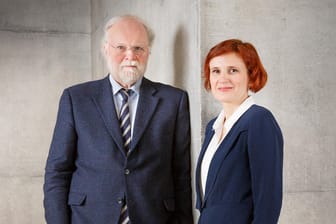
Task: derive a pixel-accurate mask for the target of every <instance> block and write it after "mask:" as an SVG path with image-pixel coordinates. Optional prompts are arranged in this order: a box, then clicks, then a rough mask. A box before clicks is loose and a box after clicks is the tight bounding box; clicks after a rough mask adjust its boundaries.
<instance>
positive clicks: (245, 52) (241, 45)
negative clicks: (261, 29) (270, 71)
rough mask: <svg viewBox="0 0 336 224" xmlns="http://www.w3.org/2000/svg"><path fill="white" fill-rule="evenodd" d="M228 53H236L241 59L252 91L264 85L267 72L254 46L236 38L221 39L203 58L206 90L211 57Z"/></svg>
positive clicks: (208, 87)
mask: <svg viewBox="0 0 336 224" xmlns="http://www.w3.org/2000/svg"><path fill="white" fill-rule="evenodd" d="M228 53H236V54H237V55H238V56H240V57H241V59H242V60H243V62H244V64H245V66H246V68H247V72H248V76H249V90H251V91H252V92H258V91H259V90H260V89H262V88H263V87H264V86H265V84H266V81H267V72H266V71H265V69H264V66H263V65H262V63H261V61H260V58H259V55H258V53H257V51H256V49H255V48H254V46H253V45H252V44H250V43H247V42H242V41H241V40H238V39H230V40H225V41H222V42H220V43H219V44H217V45H215V46H214V47H213V48H211V49H210V51H209V53H208V55H207V56H206V58H205V61H204V70H203V72H204V87H205V89H206V90H210V89H211V86H210V68H209V63H210V61H211V59H212V58H214V57H217V56H220V55H224V54H228Z"/></svg>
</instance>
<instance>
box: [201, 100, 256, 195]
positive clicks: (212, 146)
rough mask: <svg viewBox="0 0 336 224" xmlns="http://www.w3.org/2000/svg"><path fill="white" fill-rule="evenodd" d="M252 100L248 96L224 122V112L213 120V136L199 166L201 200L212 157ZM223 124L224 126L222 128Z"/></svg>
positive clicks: (252, 102)
mask: <svg viewBox="0 0 336 224" xmlns="http://www.w3.org/2000/svg"><path fill="white" fill-rule="evenodd" d="M253 104H255V103H254V99H253V98H252V96H249V97H248V98H247V99H246V100H245V101H244V102H243V103H242V104H241V105H240V106H239V107H238V108H237V109H236V110H235V111H234V113H233V114H232V115H231V116H230V117H229V119H227V120H226V121H225V123H224V120H225V112H224V110H222V111H221V112H220V114H219V115H218V117H217V119H216V120H215V122H214V124H213V126H212V129H213V130H214V131H215V134H214V135H213V137H212V139H211V141H210V143H209V145H208V147H207V149H206V151H205V154H204V157H203V160H202V164H201V178H200V180H201V183H200V187H201V189H202V191H201V193H202V198H203V197H204V194H205V187H206V181H207V177H208V171H209V167H210V163H211V160H212V158H213V156H214V155H215V153H216V151H217V149H218V147H219V145H220V144H221V143H222V141H223V139H224V138H225V136H226V134H227V133H228V132H229V131H230V129H231V128H232V126H233V125H234V124H235V123H236V122H237V121H238V119H239V118H240V117H241V116H242V115H243V114H244V113H245V112H246V111H247V110H248V109H249V108H250V107H251V106H252V105H253ZM223 123H224V126H223ZM223 128H224V130H225V132H224V134H223V137H222V138H221V135H222V133H223Z"/></svg>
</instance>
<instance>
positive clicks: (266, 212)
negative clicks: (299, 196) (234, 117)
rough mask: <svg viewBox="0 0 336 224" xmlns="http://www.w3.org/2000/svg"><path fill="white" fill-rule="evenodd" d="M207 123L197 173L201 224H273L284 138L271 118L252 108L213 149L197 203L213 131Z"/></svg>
mask: <svg viewBox="0 0 336 224" xmlns="http://www.w3.org/2000/svg"><path fill="white" fill-rule="evenodd" d="M214 121H215V119H213V120H212V121H210V122H209V124H208V125H207V128H206V133H205V139H204V143H203V146H202V150H201V153H200V156H199V159H198V163H197V168H196V192H197V202H196V207H197V209H199V210H200V212H201V214H200V218H199V223H200V224H209V223H211V224H217V223H218V224H229V223H232V224H249V223H253V224H275V223H277V220H278V217H279V214H280V210H281V203H282V166H283V165H282V163H283V138H282V134H281V130H280V128H279V126H278V124H277V122H276V120H275V119H274V117H273V115H272V114H271V112H269V111H268V110H267V109H265V108H263V107H260V106H257V105H253V106H251V107H250V108H249V109H248V110H247V111H246V112H245V113H244V114H243V115H242V116H241V117H240V118H239V120H238V121H237V122H236V123H235V125H234V126H233V127H232V128H231V130H230V131H229V132H228V134H227V136H226V137H225V138H224V140H223V141H222V143H221V144H220V146H219V148H218V149H217V151H216V153H215V155H214V157H213V159H212V161H211V164H210V167H209V172H208V177H207V182H206V189H205V195H204V200H203V201H202V200H201V193H200V191H201V189H200V186H199V183H200V165H201V162H202V159H203V156H204V153H205V151H206V149H207V147H208V144H209V143H210V140H211V138H212V136H213V135H214V131H213V129H212V125H213V123H214Z"/></svg>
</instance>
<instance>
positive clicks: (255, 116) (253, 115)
mask: <svg viewBox="0 0 336 224" xmlns="http://www.w3.org/2000/svg"><path fill="white" fill-rule="evenodd" d="M245 117H246V118H247V119H248V120H249V121H251V122H253V121H255V122H257V121H260V120H265V119H266V120H267V119H275V118H274V116H273V114H272V112H271V111H270V110H269V109H267V108H265V107H263V106H259V105H256V104H254V105H252V106H251V107H250V108H249V109H248V110H247V111H246V116H245Z"/></svg>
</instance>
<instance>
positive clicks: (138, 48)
mask: <svg viewBox="0 0 336 224" xmlns="http://www.w3.org/2000/svg"><path fill="white" fill-rule="evenodd" d="M133 50H134V51H135V52H143V51H144V49H143V48H142V47H139V46H134V47H133Z"/></svg>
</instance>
